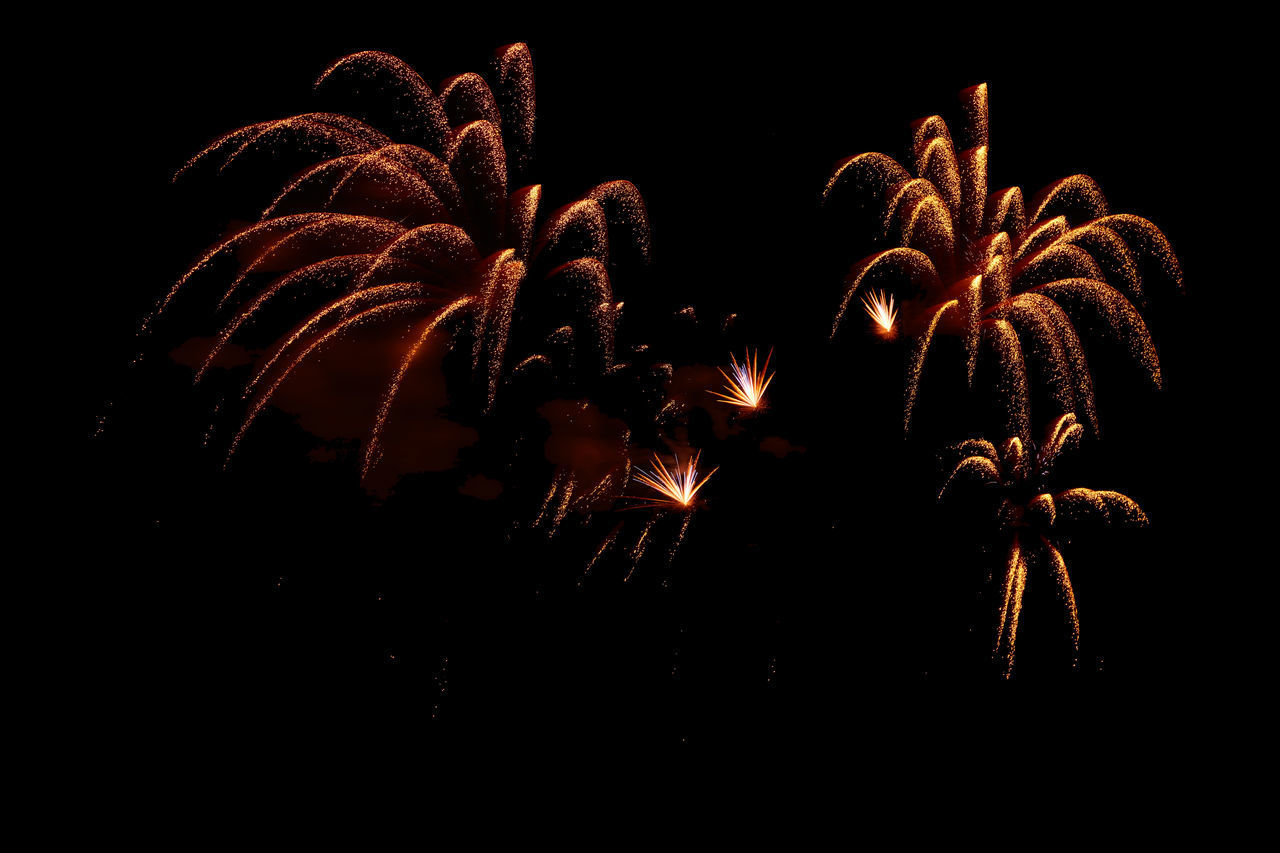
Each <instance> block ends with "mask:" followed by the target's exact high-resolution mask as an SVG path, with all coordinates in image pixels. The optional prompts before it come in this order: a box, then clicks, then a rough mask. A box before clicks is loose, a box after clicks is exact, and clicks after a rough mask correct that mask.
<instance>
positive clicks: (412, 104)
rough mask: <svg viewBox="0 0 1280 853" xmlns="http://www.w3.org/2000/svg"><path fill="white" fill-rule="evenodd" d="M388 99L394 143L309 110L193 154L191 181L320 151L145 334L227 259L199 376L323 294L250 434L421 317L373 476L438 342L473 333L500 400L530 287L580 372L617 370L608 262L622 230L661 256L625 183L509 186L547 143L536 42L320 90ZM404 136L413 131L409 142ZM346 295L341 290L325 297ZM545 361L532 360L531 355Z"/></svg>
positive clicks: (371, 446) (280, 360) (477, 355)
mask: <svg viewBox="0 0 1280 853" xmlns="http://www.w3.org/2000/svg"><path fill="white" fill-rule="evenodd" d="M336 87H347V88H351V89H356V90H363V91H376V92H379V93H381V94H382V95H383V96H385V97H387V98H389V99H390V100H391V102H392V105H393V107H394V110H393V112H394V118H393V119H392V123H393V124H394V125H395V127H394V128H392V129H391V130H392V133H391V135H388V134H386V133H383V132H382V131H380V130H378V129H375V128H374V127H372V126H370V125H368V124H366V123H364V122H362V121H360V120H357V119H355V118H351V117H349V116H345V115H339V114H334V113H307V114H303V115H297V116H292V117H289V118H285V119H280V120H276V121H269V122H262V123H258V124H254V125H250V126H248V127H244V128H241V129H239V130H236V131H233V132H231V133H228V134H226V135H224V136H222V137H220V138H219V139H217V140H215V141H214V142H212V143H211V144H210V145H208V146H207V147H206V148H204V149H203V150H202V151H200V152H199V153H198V154H196V155H195V157H193V158H192V159H191V161H190V162H189V163H188V164H187V165H186V166H184V167H183V169H182V170H181V171H180V172H179V175H182V174H184V173H186V172H188V171H190V170H193V169H196V168H197V167H200V166H201V165H202V164H206V163H216V164H217V167H218V170H219V171H222V170H225V169H227V168H228V167H230V166H231V165H233V164H234V163H236V162H237V161H238V160H241V159H242V158H247V157H250V156H252V154H253V153H254V152H255V151H268V152H275V151H278V150H280V149H282V148H286V147H293V148H295V149H298V150H300V151H303V152H307V153H311V152H321V153H322V156H323V157H324V159H322V160H321V161H320V162H318V163H315V164H314V165H312V166H310V167H308V168H306V169H304V170H303V171H302V172H301V173H300V174H298V175H297V177H295V178H294V179H293V180H292V181H290V182H289V183H288V184H287V185H286V186H285V187H284V189H283V190H282V191H281V192H279V193H278V194H277V196H276V197H275V198H274V199H273V200H272V201H271V203H270V204H269V205H268V206H267V208H266V209H265V210H264V211H263V212H262V215H261V217H260V219H259V221H258V222H256V223H254V224H253V225H251V226H250V227H248V228H246V229H244V230H242V231H240V232H238V233H236V234H233V235H232V236H230V237H228V238H226V239H225V240H223V241H221V242H220V243H218V244H217V245H215V246H213V247H212V248H211V249H210V250H209V251H208V252H206V253H205V255H204V256H203V257H201V258H200V259H199V260H198V261H197V262H196V263H195V264H194V265H193V266H192V267H191V268H190V269H189V270H188V271H187V272H186V273H185V274H184V275H183V276H182V277H181V278H180V279H179V280H178V281H177V283H175V285H174V286H173V287H172V288H171V290H170V291H169V292H168V293H167V294H166V295H165V296H164V298H163V299H162V300H161V302H160V304H159V306H158V307H157V309H156V311H155V312H154V314H153V315H152V316H151V317H149V318H148V319H147V321H146V322H145V323H144V330H145V329H147V328H149V327H150V326H151V325H152V324H153V323H154V322H155V319H156V318H157V317H158V316H159V315H160V314H162V313H163V312H164V311H165V310H166V309H167V307H168V306H169V305H170V303H171V302H172V301H173V300H174V299H175V298H176V297H177V296H178V295H179V294H180V293H181V292H183V291H185V290H187V289H189V288H191V287H193V286H194V284H195V282H196V281H197V280H198V279H203V278H207V277H212V274H213V272H214V271H215V268H225V267H224V265H225V264H227V263H228V262H231V263H234V264H235V266H236V274H235V276H234V278H233V280H232V281H231V282H230V284H229V285H228V286H227V287H226V288H225V291H224V292H223V294H222V297H221V299H220V300H219V310H226V311H230V312H232V316H231V319H230V320H229V321H228V322H226V323H225V325H224V326H223V328H222V330H221V331H220V332H219V334H218V335H217V337H216V343H215V344H214V346H213V348H212V350H211V351H210V352H209V354H208V357H207V358H206V359H205V360H204V363H203V365H202V366H201V367H200V368H199V370H198V371H197V381H198V380H199V379H200V378H201V377H202V376H204V375H205V373H206V372H207V371H208V369H209V367H210V366H211V365H212V364H213V362H214V360H215V359H216V357H217V355H218V353H219V352H220V351H222V350H223V349H224V348H225V347H226V346H227V345H228V344H229V343H230V342H231V341H232V340H233V339H234V338H235V337H236V336H237V335H238V334H240V333H241V332H242V331H243V330H245V329H246V328H247V327H249V326H251V325H253V324H254V323H255V322H259V321H260V320H261V319H262V318H263V317H264V316H266V315H267V314H268V312H266V311H264V309H265V308H266V307H267V306H268V305H276V304H281V303H286V302H288V301H289V300H291V299H292V300H296V299H298V298H300V297H303V298H305V297H306V296H307V295H308V294H320V295H321V296H322V297H323V298H324V300H325V301H323V302H322V303H321V305H320V307H319V309H318V310H315V311H314V312H313V313H311V314H310V315H309V316H307V317H306V319H304V320H303V321H302V322H301V323H299V324H298V325H297V326H295V327H294V328H293V330H292V331H290V332H287V333H286V334H284V335H283V336H282V337H280V338H279V340H278V341H277V343H276V345H275V347H274V348H273V349H272V351H271V352H270V353H269V354H268V356H267V357H266V358H265V359H264V360H263V361H262V363H261V365H260V367H259V368H258V369H257V370H256V371H255V373H254V375H253V377H252V378H251V380H250V381H249V383H248V386H247V388H246V390H245V397H246V399H247V400H248V409H247V412H248V414H247V415H246V417H245V418H244V420H243V422H242V424H241V426H240V428H239V430H238V432H237V433H236V434H235V437H234V439H233V440H232V442H231V447H230V451H229V454H228V457H230V454H231V453H234V452H235V449H236V448H237V446H238V445H239V443H240V441H241V439H242V438H243V436H244V434H245V432H246V430H247V429H248V428H249V426H250V425H251V424H252V423H253V421H254V419H255V418H256V417H257V415H258V414H259V413H260V412H261V411H262V410H263V409H264V408H265V407H266V406H267V405H268V404H269V403H270V402H271V399H272V397H273V395H274V394H275V392H276V390H277V389H278V388H279V387H280V386H281V384H282V383H284V382H285V381H286V380H287V379H288V378H289V377H290V375H291V374H292V373H293V372H294V371H295V369H296V368H297V367H298V366H299V365H300V364H301V363H302V362H303V361H305V360H306V359H308V358H310V357H312V356H313V355H314V354H316V353H317V352H319V351H320V350H322V349H324V348H325V347H327V346H328V345H330V344H332V343H334V342H336V341H338V340H340V339H342V338H343V337H344V336H347V335H350V334H351V333H352V332H354V331H355V330H357V329H359V328H364V327H368V326H371V325H374V324H382V323H385V322H386V321H389V320H392V319H399V320H401V321H402V322H403V321H405V320H407V321H408V322H409V346H408V350H407V352H406V354H405V355H404V356H403V358H402V359H401V361H400V363H399V366H398V367H397V369H396V370H394V371H393V373H392V375H391V376H390V377H389V382H388V384H387V386H386V389H385V391H384V393H383V395H382V399H381V402H380V404H379V406H378V409H377V414H376V418H375V420H374V422H373V424H372V428H371V431H370V435H369V437H368V440H367V441H366V442H365V446H364V453H363V460H362V465H361V470H362V474H365V475H367V474H368V473H369V471H370V469H371V468H373V467H374V466H375V465H376V464H377V462H378V460H379V459H380V457H381V437H382V434H383V431H384V429H385V427H386V423H387V420H388V419H389V418H390V417H391V415H392V414H393V412H394V410H395V402H396V398H397V395H398V392H399V390H400V387H401V383H402V382H403V381H404V379H405V376H406V374H407V372H408V371H409V369H410V367H411V366H412V365H413V364H414V363H415V362H416V361H417V360H418V359H419V358H420V356H421V354H422V353H423V352H424V350H425V349H426V346H427V343H428V340H429V339H430V338H434V337H436V336H441V335H447V336H448V337H449V340H450V343H451V344H452V343H453V342H456V341H458V340H466V341H468V342H469V343H470V350H471V353H470V354H471V367H472V371H473V374H474V376H475V377H476V380H477V382H478V384H479V386H480V396H481V397H482V398H483V400H484V405H485V406H486V407H488V408H492V407H493V405H494V402H495V396H496V394H497V390H498V386H499V381H500V379H501V377H502V375H503V372H504V365H505V364H506V360H507V359H506V356H507V348H508V342H509V336H510V332H511V327H512V313H513V309H514V306H515V301H516V296H517V294H518V293H519V292H520V291H521V289H522V287H523V286H524V285H525V284H526V283H527V282H529V281H530V280H539V281H542V282H545V285H544V286H543V287H542V288H540V291H543V292H546V293H550V294H556V295H557V298H559V299H560V302H559V303H558V305H559V306H560V308H559V310H560V311H561V312H564V311H569V312H570V313H571V314H572V316H571V317H570V318H569V319H571V320H572V324H571V325H570V326H569V329H570V331H571V333H573V334H572V335H571V339H572V341H573V343H574V344H575V346H576V349H575V353H576V355H577V358H575V361H576V362H577V363H578V365H580V366H582V367H585V368H589V369H594V370H596V371H599V372H607V371H609V370H611V369H612V368H613V367H614V352H613V347H614V329H615V326H616V323H617V316H618V312H619V310H620V309H621V302H617V301H615V300H614V298H613V291H612V285H611V283H610V278H609V273H608V266H609V264H610V248H611V245H610V243H611V241H610V237H611V235H615V236H616V235H617V234H619V233H624V234H625V236H626V238H627V239H628V242H629V243H630V244H631V247H632V249H633V250H634V253H635V254H638V255H639V256H640V257H641V258H643V259H647V257H648V251H649V226H648V217H647V213H646V210H645V205H644V200H643V199H642V197H641V196H640V193H639V191H638V190H637V189H636V188H635V187H634V186H633V185H632V184H630V183H629V182H627V181H613V182H610V183H605V184H601V185H599V186H597V187H595V188H594V189H592V190H590V191H589V192H587V193H585V194H584V195H583V196H582V197H581V198H580V199H578V200H577V201H575V202H573V203H571V204H568V205H566V206H564V207H562V208H559V209H558V210H555V211H552V212H551V213H550V214H548V215H546V216H541V215H540V211H539V209H540V203H541V199H542V188H541V186H540V185H537V184H534V185H530V186H526V187H523V188H521V189H518V190H515V191H509V190H508V185H509V182H510V180H511V177H512V176H515V175H518V174H520V173H522V172H523V170H524V168H525V166H526V165H527V163H528V160H529V156H530V151H531V146H532V143H533V128H534V83H533V65H532V59H531V57H530V54H529V49H528V47H527V46H525V45H524V44H512V45H507V46H505V47H502V48H499V49H498V50H497V51H496V52H495V55H494V59H493V63H492V67H491V70H490V74H489V80H488V82H486V79H485V78H484V77H482V76H481V75H479V74H473V73H468V74H461V75H457V76H455V77H451V78H449V79H447V80H445V81H443V82H442V83H441V84H440V86H439V89H438V91H433V90H432V89H431V87H430V86H428V85H427V83H426V82H425V81H424V80H423V79H422V78H421V77H420V76H419V75H418V74H417V72H415V71H414V70H413V69H412V68H410V67H409V66H408V65H407V64H406V63H404V62H403V61H401V60H400V59H398V58H396V57H394V56H391V55H389V54H386V53H381V52H377V51H367V52H364V53H357V54H352V55H350V56H346V57H343V58H342V59H339V60H338V61H337V62H335V63H334V64H333V65H332V66H330V67H329V68H328V69H326V70H325V71H324V73H323V74H321V75H320V77H319V79H318V80H317V81H316V89H317V91H319V92H321V93H325V92H327V91H329V90H331V89H334V88H336ZM393 136H397V137H400V141H397V140H396V139H394V138H393ZM335 292H336V294H337V295H336V296H332V295H325V294H332V293H335ZM539 358H542V359H544V360H545V356H542V355H541V354H538V353H532V354H525V355H524V357H523V358H522V359H521V360H520V362H519V363H520V364H522V365H525V364H529V363H531V361H532V360H537V359H539Z"/></svg>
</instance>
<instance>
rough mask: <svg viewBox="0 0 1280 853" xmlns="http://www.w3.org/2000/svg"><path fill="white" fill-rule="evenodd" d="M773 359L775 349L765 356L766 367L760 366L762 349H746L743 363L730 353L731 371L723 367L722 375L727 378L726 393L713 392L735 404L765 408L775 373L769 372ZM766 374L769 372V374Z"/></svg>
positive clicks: (717, 396) (725, 400)
mask: <svg viewBox="0 0 1280 853" xmlns="http://www.w3.org/2000/svg"><path fill="white" fill-rule="evenodd" d="M772 359H773V350H769V354H768V355H767V356H765V359H764V367H763V368H762V367H760V351H759V350H756V351H755V352H754V353H752V352H750V351H746V352H744V353H743V356H742V363H741V364H739V363H738V359H737V358H735V357H734V355H733V353H730V354H729V364H730V368H729V369H730V371H731V372H732V375H730V374H729V373H725V372H724V370H723V369H722V368H717V369H718V370H720V375H721V376H723V377H724V379H725V383H726V384H725V386H724V393H723V394H722V393H719V392H716V391H712V392H711V393H712V394H713V395H714V396H715V397H716V398H717V399H718V400H720V401H722V402H725V403H729V404H730V405H733V406H740V407H741V408H744V409H761V408H764V392H765V389H767V388H768V387H769V383H770V382H772V381H773V376H774V374H772V373H769V362H770V361H771V360H772ZM765 374H768V375H767V376H766V375H765Z"/></svg>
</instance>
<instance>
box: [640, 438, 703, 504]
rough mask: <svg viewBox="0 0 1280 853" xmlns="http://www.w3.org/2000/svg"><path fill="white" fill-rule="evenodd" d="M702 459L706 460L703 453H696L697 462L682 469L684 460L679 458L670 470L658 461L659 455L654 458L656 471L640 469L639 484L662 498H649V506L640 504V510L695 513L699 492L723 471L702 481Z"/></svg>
mask: <svg viewBox="0 0 1280 853" xmlns="http://www.w3.org/2000/svg"><path fill="white" fill-rule="evenodd" d="M700 456H702V451H698V452H697V453H695V454H694V456H693V458H692V459H690V460H689V461H688V462H686V463H685V465H684V466H683V467H681V465H680V456H679V455H678V454H677V455H676V464H675V465H674V466H673V467H672V468H671V470H668V469H667V466H665V465H663V464H662V460H661V459H659V458H658V454H656V453H655V454H654V455H653V471H651V472H650V471H645V470H643V469H636V481H637V482H639V483H643V484H644V485H646V486H648V487H649V488H651V489H653V490H654V491H655V492H657V493H658V496H657V497H651V498H647V499H646V500H647V503H644V504H640V506H644V507H656V508H659V509H678V510H687V509H691V508H692V506H693V498H694V496H695V495H697V494H698V490H699V489H701V488H702V487H703V486H704V485H706V482H707V480H710V479H711V475H712V474H714V473H715V472H716V471H719V470H720V469H719V468H712V469H711V471H710V472H709V473H708V474H707V475H706V476H705V477H703V478H702V479H701V480H699V479H698V458H699V457H700Z"/></svg>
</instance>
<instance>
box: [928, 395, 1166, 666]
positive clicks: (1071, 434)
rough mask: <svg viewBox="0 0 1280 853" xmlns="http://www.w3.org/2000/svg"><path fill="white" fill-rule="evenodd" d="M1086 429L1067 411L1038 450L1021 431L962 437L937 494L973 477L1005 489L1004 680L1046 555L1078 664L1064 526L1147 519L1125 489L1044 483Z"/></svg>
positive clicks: (996, 648) (998, 646)
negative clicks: (998, 438) (1004, 437)
mask: <svg viewBox="0 0 1280 853" xmlns="http://www.w3.org/2000/svg"><path fill="white" fill-rule="evenodd" d="M1083 432H1084V427H1083V426H1082V425H1081V424H1080V423H1079V422H1078V421H1077V419H1076V416H1075V415H1074V414H1071V413H1068V414H1065V415H1063V416H1061V417H1059V418H1058V419H1057V420H1056V421H1054V423H1053V424H1052V425H1050V427H1049V429H1048V432H1047V434H1046V436H1045V440H1044V443H1043V444H1041V446H1040V450H1039V452H1036V451H1035V449H1034V448H1033V447H1031V446H1030V445H1029V444H1024V443H1023V441H1022V440H1021V439H1019V438H1018V437H1016V436H1015V437H1013V438H1010V439H1009V440H1008V441H1006V442H1005V443H1004V446H1003V447H1002V448H1001V450H1000V451H999V452H997V451H996V448H995V445H993V444H992V443H991V442H989V441H984V440H971V441H966V442H963V443H961V444H959V445H957V446H956V447H955V448H954V450H955V451H956V452H957V454H958V455H959V457H960V460H959V461H958V462H957V463H956V464H955V466H954V467H953V468H952V469H951V474H950V475H949V476H948V477H947V481H946V483H945V484H944V485H943V487H942V489H941V491H939V492H938V500H942V499H943V498H945V497H946V496H947V494H948V493H949V492H950V491H951V489H952V488H953V487H955V486H956V485H957V483H958V482H962V481H969V482H976V483H983V484H991V485H993V486H995V487H997V489H998V490H999V492H1000V494H1001V497H1000V503H999V507H998V509H997V512H996V518H997V519H998V521H999V525H1000V529H1001V531H1002V532H1003V533H1004V534H1006V535H1007V536H1008V547H1007V549H1006V558H1005V569H1004V580H1003V582H1002V583H1001V588H1000V613H999V619H998V624H997V628H996V635H995V640H994V642H993V645H992V655H993V657H994V658H995V659H996V660H998V661H999V663H1000V668H1001V674H1002V675H1003V676H1004V677H1005V678H1008V677H1009V676H1010V675H1011V674H1012V672H1013V663H1014V649H1015V644H1016V642H1017V639H1018V619H1019V618H1020V616H1021V615H1022V599H1023V594H1024V592H1025V590H1026V585H1027V571H1028V565H1029V561H1030V559H1031V558H1033V557H1035V556H1037V555H1038V556H1041V557H1042V558H1043V561H1044V562H1045V563H1047V564H1048V567H1049V571H1050V573H1051V574H1052V575H1053V579H1054V583H1055V585H1056V587H1057V590H1058V597H1059V599H1060V600H1061V601H1062V605H1063V609H1064V610H1065V613H1066V618H1067V622H1068V624H1069V625H1070V630H1071V646H1072V652H1073V656H1074V660H1075V663H1076V665H1078V664H1079V655H1080V618H1079V614H1078V612H1077V610H1076V595H1075V590H1074V588H1073V587H1072V585H1071V576H1070V575H1069V574H1068V572H1067V563H1066V560H1065V559H1063V556H1062V551H1061V550H1060V545H1059V542H1058V539H1059V537H1060V536H1061V535H1062V533H1063V532H1064V528H1069V526H1070V525H1071V524H1072V523H1075V522H1095V523H1101V524H1102V525H1104V526H1111V525H1134V526H1145V525H1146V524H1147V516H1146V515H1145V514H1144V513H1143V511H1142V508H1141V507H1140V506H1138V504H1137V503H1136V502H1134V501H1133V499H1131V498H1129V497H1127V496H1126V495H1122V494H1120V493H1119V492H1109V491H1094V490H1093V489H1067V490H1065V491H1059V492H1049V491H1047V490H1046V489H1045V484H1046V481H1047V480H1048V478H1049V476H1050V474H1051V473H1052V471H1053V465H1054V462H1056V461H1057V459H1058V457H1059V456H1061V455H1062V453H1063V452H1064V451H1065V450H1067V449H1068V448H1070V447H1072V446H1074V445H1076V444H1078V443H1079V441H1080V436H1081V434H1082V433H1083Z"/></svg>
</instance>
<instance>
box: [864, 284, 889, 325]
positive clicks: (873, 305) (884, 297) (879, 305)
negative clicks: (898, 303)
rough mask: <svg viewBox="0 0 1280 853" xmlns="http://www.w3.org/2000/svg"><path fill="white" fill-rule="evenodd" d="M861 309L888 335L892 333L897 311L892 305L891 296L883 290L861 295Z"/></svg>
mask: <svg viewBox="0 0 1280 853" xmlns="http://www.w3.org/2000/svg"><path fill="white" fill-rule="evenodd" d="M862 307H863V308H864V309H866V312H867V316H869V317H870V318H871V319H872V320H874V321H875V322H876V324H877V325H878V326H879V327H880V328H881V329H882V330H883V331H884V333H885V334H888V333H890V332H892V331H893V321H894V320H896V319H898V309H897V308H895V307H894V304H893V294H886V293H885V292H884V291H883V290H873V291H868V292H867V293H864V294H862Z"/></svg>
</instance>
